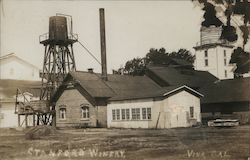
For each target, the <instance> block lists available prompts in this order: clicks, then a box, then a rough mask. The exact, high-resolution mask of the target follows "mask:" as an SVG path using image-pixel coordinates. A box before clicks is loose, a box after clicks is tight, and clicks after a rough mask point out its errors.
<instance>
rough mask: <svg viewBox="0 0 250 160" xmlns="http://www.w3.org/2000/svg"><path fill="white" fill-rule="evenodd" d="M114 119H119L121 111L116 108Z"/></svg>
mask: <svg viewBox="0 0 250 160" xmlns="http://www.w3.org/2000/svg"><path fill="white" fill-rule="evenodd" d="M115 113H116V120H118V121H119V120H121V112H120V109H116V112H115Z"/></svg>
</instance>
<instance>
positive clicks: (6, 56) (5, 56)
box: [0, 53, 39, 70]
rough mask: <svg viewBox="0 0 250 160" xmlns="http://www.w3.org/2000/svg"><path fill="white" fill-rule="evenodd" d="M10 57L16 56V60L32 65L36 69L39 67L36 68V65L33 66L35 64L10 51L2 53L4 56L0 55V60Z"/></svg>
mask: <svg viewBox="0 0 250 160" xmlns="http://www.w3.org/2000/svg"><path fill="white" fill-rule="evenodd" d="M10 58H16V59H18V60H20V61H22V62H24V63H26V64H27V65H29V66H32V67H34V68H36V69H38V70H39V68H38V67H37V66H35V65H33V64H31V63H30V62H28V61H25V60H23V59H22V58H20V57H18V56H16V54H15V53H10V54H6V55H4V56H1V57H0V61H2V60H6V59H10Z"/></svg>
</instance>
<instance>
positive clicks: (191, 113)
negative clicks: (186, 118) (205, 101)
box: [189, 107, 194, 118]
mask: <svg viewBox="0 0 250 160" xmlns="http://www.w3.org/2000/svg"><path fill="white" fill-rule="evenodd" d="M189 110H190V118H194V107H190V108H189Z"/></svg>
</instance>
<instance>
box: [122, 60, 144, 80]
mask: <svg viewBox="0 0 250 160" xmlns="http://www.w3.org/2000/svg"><path fill="white" fill-rule="evenodd" d="M145 69H146V65H145V60H144V58H134V59H132V60H130V61H127V62H126V64H125V68H124V71H125V74H129V75H138V76H142V75H144V74H145Z"/></svg>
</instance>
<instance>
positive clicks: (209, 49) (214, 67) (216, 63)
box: [194, 26, 234, 79]
mask: <svg viewBox="0 0 250 160" xmlns="http://www.w3.org/2000/svg"><path fill="white" fill-rule="evenodd" d="M200 32H201V33H200V34H201V39H200V42H199V43H198V44H197V46H195V47H194V49H195V57H196V59H195V69H196V70H202V71H208V72H210V73H211V74H213V75H214V76H216V77H217V78H219V79H231V78H233V77H234V73H233V68H234V65H233V64H229V61H230V59H231V55H232V52H233V49H234V46H233V45H232V44H230V43H228V42H226V41H225V40H221V39H220V35H221V32H222V28H221V27H215V26H210V27H201V31H200Z"/></svg>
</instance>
